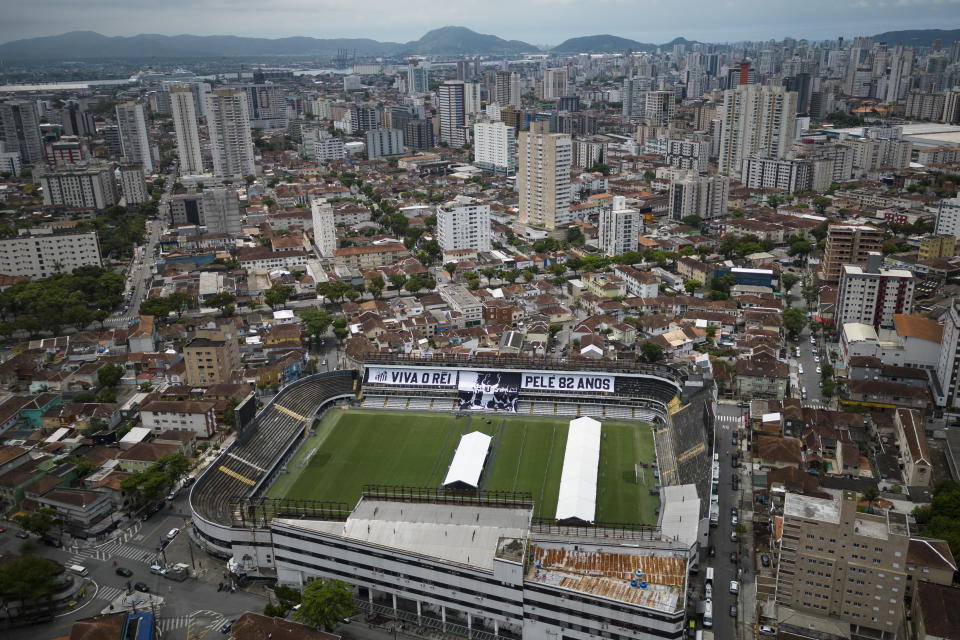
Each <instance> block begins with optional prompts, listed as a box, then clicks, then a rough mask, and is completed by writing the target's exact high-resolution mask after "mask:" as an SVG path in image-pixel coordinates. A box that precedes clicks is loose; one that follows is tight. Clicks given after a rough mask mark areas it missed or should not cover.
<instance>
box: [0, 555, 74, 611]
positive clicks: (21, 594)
mask: <svg viewBox="0 0 960 640" xmlns="http://www.w3.org/2000/svg"><path fill="white" fill-rule="evenodd" d="M61 571H63V569H62V568H60V567H58V566H57V565H56V564H55V563H54V562H52V561H50V560H47V559H46V558H38V557H36V556H33V555H25V556H23V557H21V558H14V559H13V560H10V561H9V562H4V563H3V564H0V601H2V602H3V605H4V606H5V605H7V604H8V603H11V602H14V601H26V602H40V601H42V600H47V601H49V600H50V598H52V597H53V592H54V588H55V585H56V576H57V574H58V573H60V572H61Z"/></svg>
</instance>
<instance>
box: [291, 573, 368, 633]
mask: <svg viewBox="0 0 960 640" xmlns="http://www.w3.org/2000/svg"><path fill="white" fill-rule="evenodd" d="M354 611H355V605H354V601H353V592H352V591H350V587H349V586H347V584H346V583H345V582H341V581H340V580H334V579H331V578H318V579H317V580H312V581H310V582H308V583H307V586H306V587H304V588H303V595H302V596H301V598H300V608H299V609H297V612H296V613H295V614H294V616H293V617H294V619H295V620H296V621H297V622H302V623H304V624H309V625H312V626H313V627H315V628H317V629H321V630H323V631H327V632H330V631H333V630H334V628H335V627H336V626H337V624H339V622H340V621H341V620H343V619H344V618H349V617H350V616H352V615H353V612H354Z"/></svg>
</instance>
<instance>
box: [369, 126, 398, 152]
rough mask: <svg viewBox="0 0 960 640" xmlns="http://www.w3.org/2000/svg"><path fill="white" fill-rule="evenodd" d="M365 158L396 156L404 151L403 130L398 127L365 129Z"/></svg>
mask: <svg viewBox="0 0 960 640" xmlns="http://www.w3.org/2000/svg"><path fill="white" fill-rule="evenodd" d="M366 140H367V158H370V159H372V158H382V157H385V156H398V155H400V154H402V153H403V152H404V151H406V148H405V147H404V146H403V131H401V130H399V129H370V130H368V131H367V138H366Z"/></svg>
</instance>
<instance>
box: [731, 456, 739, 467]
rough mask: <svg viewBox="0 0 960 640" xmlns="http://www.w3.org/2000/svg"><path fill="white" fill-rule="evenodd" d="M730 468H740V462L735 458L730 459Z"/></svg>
mask: <svg viewBox="0 0 960 640" xmlns="http://www.w3.org/2000/svg"><path fill="white" fill-rule="evenodd" d="M730 466H732V467H733V468H734V469H736V468H737V467H739V466H740V460H738V459H737V456H733V457H732V458H730Z"/></svg>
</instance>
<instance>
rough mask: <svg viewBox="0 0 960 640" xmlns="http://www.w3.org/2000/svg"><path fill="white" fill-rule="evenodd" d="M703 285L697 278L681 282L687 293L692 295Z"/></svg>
mask: <svg viewBox="0 0 960 640" xmlns="http://www.w3.org/2000/svg"><path fill="white" fill-rule="evenodd" d="M702 286H703V283H702V282H700V281H699V280H687V281H686V282H684V283H683V288H684V289H686V291H687V293H689V294H690V295H693V294H694V293H696V292H697V289H699V288H700V287H702Z"/></svg>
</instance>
